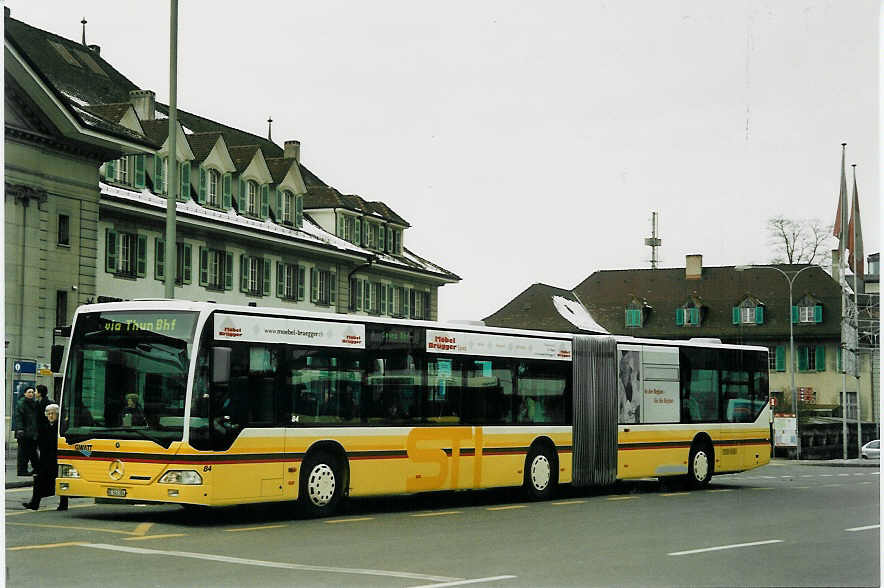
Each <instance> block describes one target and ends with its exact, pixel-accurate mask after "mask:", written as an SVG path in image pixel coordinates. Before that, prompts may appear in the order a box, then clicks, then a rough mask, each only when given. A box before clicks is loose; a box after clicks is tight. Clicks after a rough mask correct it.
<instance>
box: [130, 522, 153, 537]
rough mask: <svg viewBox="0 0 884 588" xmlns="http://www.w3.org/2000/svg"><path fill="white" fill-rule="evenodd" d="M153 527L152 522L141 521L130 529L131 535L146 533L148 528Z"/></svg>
mask: <svg viewBox="0 0 884 588" xmlns="http://www.w3.org/2000/svg"><path fill="white" fill-rule="evenodd" d="M151 527H153V523H141V524H140V525H138V526H137V527H135V530H134V531H132V534H133V535H147V532H148V531H150V528H151Z"/></svg>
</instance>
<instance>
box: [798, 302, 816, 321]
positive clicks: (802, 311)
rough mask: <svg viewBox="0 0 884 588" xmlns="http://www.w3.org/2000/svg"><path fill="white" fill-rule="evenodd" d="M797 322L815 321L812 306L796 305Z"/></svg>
mask: <svg viewBox="0 0 884 588" xmlns="http://www.w3.org/2000/svg"><path fill="white" fill-rule="evenodd" d="M798 322H799V323H815V322H816V319H815V318H814V307H813V306H799V307H798Z"/></svg>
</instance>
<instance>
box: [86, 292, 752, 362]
mask: <svg viewBox="0 0 884 588" xmlns="http://www.w3.org/2000/svg"><path fill="white" fill-rule="evenodd" d="M115 310H117V311H119V310H129V311H132V310H146V311H151V310H157V311H160V310H165V311H175V310H177V311H193V312H199V313H203V314H208V313H210V312H214V311H221V312H231V313H246V314H255V315H260V316H284V317H292V318H304V319H314V320H326V321H328V320H334V321H342V322H351V323H352V322H359V323H365V324H392V325H407V326H416V327H426V328H432V329H439V330H446V331H461V332H473V333H488V334H494V335H516V336H519V335H520V336H523V337H541V338H545V339H561V340H571V339H573V338H574V337H575V336H577V335H582V334H583V333H562V332H555V331H535V330H530V329H511V328H504V327H489V326H484V325H481V324H471V323H465V322H440V321H426V320H416V319H403V318H392V317H381V316H367V315H352V314H341V313H333V312H316V311H310V310H301V309H289V308H280V307H275V306H242V305H235V304H218V303H215V302H196V301H192V300H180V299H166V298H162V299H145V300H131V301H125V302H101V303H97V304H88V305H83V306H80V307H79V308H77V313H81V312H109V311H115ZM585 335H587V336H596V337H612V338H613V339H614V340H615V341H616V342H617V343H623V344H630V343H632V344H636V345H670V346H676V345H677V346H680V347H707V348H720V349H751V350H755V351H765V352H767V351H768V349H767V347H763V346H757V345H736V344H730V343H721V342H713V341H710V340H709V339H705V340H704V339H698V340H688V339H683V340H682V339H650V338H641V337H632V336H628V335H597V334H593V333H586V334H585Z"/></svg>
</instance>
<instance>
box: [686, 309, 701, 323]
mask: <svg viewBox="0 0 884 588" xmlns="http://www.w3.org/2000/svg"><path fill="white" fill-rule="evenodd" d="M688 323H690V324H692V325H697V324H699V323H700V309H699V308H689V309H688Z"/></svg>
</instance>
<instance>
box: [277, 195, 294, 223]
mask: <svg viewBox="0 0 884 588" xmlns="http://www.w3.org/2000/svg"><path fill="white" fill-rule="evenodd" d="M280 204H281V207H282V222H284V223H285V224H288V225H291V224H293V223H294V218H293V217H294V213H295V195H294V194H292V193H291V192H290V191H289V190H285V191H284V192H283V193H282V202H281V203H280Z"/></svg>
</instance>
